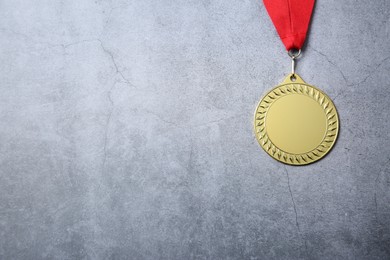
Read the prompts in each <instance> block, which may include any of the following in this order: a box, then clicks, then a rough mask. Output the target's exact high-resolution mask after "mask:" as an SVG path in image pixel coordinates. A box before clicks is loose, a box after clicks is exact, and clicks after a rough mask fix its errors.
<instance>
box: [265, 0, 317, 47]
mask: <svg viewBox="0 0 390 260" xmlns="http://www.w3.org/2000/svg"><path fill="white" fill-rule="evenodd" d="M314 1H315V0H263V2H264V5H265V8H266V9H267V11H268V14H269V16H270V17H271V20H272V22H273V24H274V25H275V28H276V30H277V31H278V34H279V37H280V39H281V40H282V42H283V44H284V46H286V49H287V51H289V50H291V49H298V50H299V49H301V48H302V46H303V44H304V43H305V39H306V33H307V30H308V28H309V23H310V18H311V14H312V11H313V7H314Z"/></svg>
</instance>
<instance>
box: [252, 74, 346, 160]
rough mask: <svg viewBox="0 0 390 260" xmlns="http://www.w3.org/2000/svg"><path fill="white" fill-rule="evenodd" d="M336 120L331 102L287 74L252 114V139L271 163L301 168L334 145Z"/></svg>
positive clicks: (297, 77) (337, 121) (296, 77)
mask: <svg viewBox="0 0 390 260" xmlns="http://www.w3.org/2000/svg"><path fill="white" fill-rule="evenodd" d="M338 131H339V118H338V115H337V111H336V107H335V106H334V104H333V102H332V100H331V99H330V98H329V97H328V96H327V95H326V94H325V93H324V92H322V91H321V90H319V89H318V88H316V87H314V86H311V85H308V84H306V83H305V82H304V81H303V80H302V79H301V78H300V77H299V76H298V75H297V74H295V73H294V74H293V73H292V74H289V75H288V76H287V77H286V78H285V80H284V81H283V83H282V84H280V85H278V86H276V87H275V88H274V89H272V90H271V91H269V92H268V93H267V94H266V95H265V96H264V97H263V98H262V99H261V101H260V102H259V104H258V106H257V109H256V111H255V135H256V138H257V140H258V142H259V144H260V146H261V147H263V149H264V151H265V152H266V153H268V154H269V155H270V156H272V157H273V158H274V159H276V160H278V161H280V162H283V163H286V164H290V165H305V164H309V163H313V162H315V161H318V160H319V159H321V158H323V157H324V156H325V155H326V154H327V153H328V152H329V151H330V150H331V148H332V147H333V145H334V144H335V142H336V139H337V134H338Z"/></svg>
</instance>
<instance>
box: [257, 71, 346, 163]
mask: <svg viewBox="0 0 390 260" xmlns="http://www.w3.org/2000/svg"><path fill="white" fill-rule="evenodd" d="M291 76H292V74H289V75H288V76H287V77H286V79H285V80H284V81H283V82H282V83H281V84H279V85H276V86H275V87H273V88H272V89H271V90H269V91H268V92H266V93H265V94H264V95H263V96H262V97H261V99H260V101H259V102H258V104H257V106H256V109H255V112H254V124H253V129H254V134H255V137H256V140H257V142H258V143H259V145H260V146H261V147H262V149H263V150H264V151H265V152H266V153H267V154H268V155H269V156H271V157H272V158H273V159H275V160H277V161H279V162H282V163H284V164H287V165H293V166H303V165H308V164H312V163H314V162H317V161H319V160H321V159H322V158H324V157H325V156H326V155H327V154H328V153H329V152H330V151H331V150H332V148H333V147H334V145H335V144H336V142H337V139H338V134H339V131H340V120H339V114H338V111H337V108H336V106H335V104H334V103H333V100H332V99H331V98H330V97H329V96H328V95H327V94H326V93H325V92H324V91H322V90H321V89H319V88H317V87H315V86H313V85H309V84H307V83H306V82H304V81H303V80H302V79H301V78H300V77H299V76H298V75H297V74H295V76H298V79H299V80H296V81H291V80H289V79H290V77H291ZM293 84H297V85H306V86H308V87H310V88H313V89H314V90H316V91H318V92H319V93H320V94H322V95H323V96H324V97H326V98H327V99H328V100H329V104H330V107H333V109H334V114H335V121H336V123H337V124H336V125H337V127H336V129H335V130H336V131H335V132H334V138H333V140H332V142H331V144H330V145H329V146H328V148H327V150H326V151H325V152H323V153H322V154H321V155H320V156H318V157H317V158H313V159H310V158H309V160H307V161H304V160H301V161H300V162H298V161H297V160H296V157H295V158H294V159H295V160H293V162H291V159H290V161H288V160H286V159H284V158H283V157H282V156H281V157H280V158H278V156H275V153H274V155H273V154H272V153H270V152H269V151H268V150H267V149H266V147H265V146H264V145H263V144H262V143H261V138H259V137H258V135H259V133H257V130H256V128H257V123H256V121H257V120H258V119H257V117H258V115H257V114H258V110H259V107H260V105H261V104H262V102H263V100H264V99H265V98H266V97H267V96H268V95H269V94H271V93H272V92H273V91H274V90H275V89H278V88H281V87H283V86H286V85H293ZM296 94H300V95H304V94H301V93H298V92H296ZM283 96H284V95H283ZM305 96H308V95H305ZM308 97H310V98H312V99H314V98H313V97H311V96H308ZM276 100H278V98H276V99H275V100H274V101H273V102H275V101H276ZM314 100H315V101H317V102H318V100H316V99H314ZM318 104H319V105H320V106H321V107H322V109H323V110H324V112H325V113H326V110H325V109H324V108H323V106H322V104H320V103H319V102H318ZM271 105H272V103H271ZM271 105H269V107H268V109H269V108H270V107H271ZM268 109H267V111H268ZM266 114H267V112H266V113H265V118H266ZM265 118H264V123H265ZM328 120H329V119H328V118H327V124H328ZM264 127H265V126H264ZM264 132H265V133H267V132H266V128H265V130H264ZM328 132H329V125H327V128H326V133H325V135H324V137H323V139H322V141H321V142H320V143H319V144H318V145H317V146H316V147H315V148H314V149H312V150H311V151H309V152H305V153H300V154H293V153H289V152H285V151H284V150H282V149H280V148H279V147H278V146H276V145H275V144H274V143H273V142H272V141H271V139H270V138H268V140H269V142H270V143H271V144H272V145H273V146H275V147H276V148H277V149H279V150H280V151H282V152H284V153H287V154H289V155H290V154H291V155H294V156H302V155H306V154H308V153H311V152H312V151H314V150H316V149H317V148H318V147H320V146H321V144H322V143H323V142H324V139H326V135H327V134H328ZM267 135H268V134H267ZM282 158H283V159H282Z"/></svg>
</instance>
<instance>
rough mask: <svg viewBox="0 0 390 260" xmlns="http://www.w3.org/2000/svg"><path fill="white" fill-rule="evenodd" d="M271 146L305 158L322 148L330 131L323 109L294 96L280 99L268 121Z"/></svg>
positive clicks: (311, 100) (296, 95)
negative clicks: (304, 155)
mask: <svg viewBox="0 0 390 260" xmlns="http://www.w3.org/2000/svg"><path fill="white" fill-rule="evenodd" d="M265 125H266V131H267V134H268V136H269V138H270V140H271V142H272V143H273V144H274V145H276V146H277V147H278V148H279V149H281V150H283V151H284V152H287V153H292V154H303V153H307V152H310V151H311V150H313V149H315V148H316V147H317V146H318V145H320V144H321V142H322V140H323V138H324V136H325V134H326V130H327V119H326V115H325V111H324V109H323V108H322V107H321V105H320V104H318V103H317V102H316V101H315V100H313V99H312V98H310V97H308V96H305V95H300V94H291V95H286V96H283V97H281V98H279V99H277V100H276V101H275V102H274V103H273V104H272V105H271V107H270V108H269V110H268V112H267V115H266V119H265Z"/></svg>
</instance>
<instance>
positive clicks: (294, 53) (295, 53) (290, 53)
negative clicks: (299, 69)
mask: <svg viewBox="0 0 390 260" xmlns="http://www.w3.org/2000/svg"><path fill="white" fill-rule="evenodd" d="M300 55H301V49H299V50H298V51H297V50H294V49H291V50H289V51H288V56H290V58H291V74H292V77H294V78H295V76H294V75H295V59H297V58H298V57H299V56H300Z"/></svg>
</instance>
